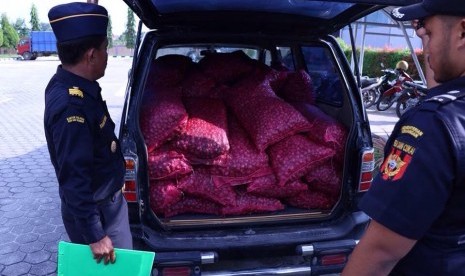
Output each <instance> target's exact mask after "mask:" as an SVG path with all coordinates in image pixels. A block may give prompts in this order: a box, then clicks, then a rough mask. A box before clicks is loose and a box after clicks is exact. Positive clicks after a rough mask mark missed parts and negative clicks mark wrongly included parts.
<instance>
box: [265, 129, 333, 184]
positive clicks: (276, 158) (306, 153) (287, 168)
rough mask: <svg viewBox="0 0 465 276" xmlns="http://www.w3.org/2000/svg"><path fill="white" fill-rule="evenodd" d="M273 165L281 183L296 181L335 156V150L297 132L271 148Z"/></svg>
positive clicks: (270, 154) (270, 153)
mask: <svg viewBox="0 0 465 276" xmlns="http://www.w3.org/2000/svg"><path fill="white" fill-rule="evenodd" d="M268 153H269V156H270V160H271V167H272V168H273V171H274V172H275V174H276V176H277V179H278V183H279V185H281V186H283V185H284V184H285V183H286V182H290V181H294V180H297V179H299V178H300V177H302V176H304V175H305V174H307V173H308V172H310V171H312V170H313V169H315V168H316V167H317V166H320V165H321V164H322V163H324V162H325V161H326V160H328V159H330V158H331V157H333V156H334V150H333V149H331V148H328V147H325V146H322V145H318V144H316V143H315V142H313V141H311V140H310V139H308V138H307V137H306V136H305V135H302V134H296V135H293V136H290V137H288V138H286V139H284V140H282V141H281V142H279V143H277V144H275V145H273V146H271V147H270V148H269V151H268Z"/></svg>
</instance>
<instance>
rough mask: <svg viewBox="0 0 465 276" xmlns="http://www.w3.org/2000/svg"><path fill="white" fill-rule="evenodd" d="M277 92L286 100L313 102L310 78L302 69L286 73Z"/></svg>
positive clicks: (313, 96)
mask: <svg viewBox="0 0 465 276" xmlns="http://www.w3.org/2000/svg"><path fill="white" fill-rule="evenodd" d="M277 94H278V95H279V96H280V97H281V98H283V99H285V100H286V101H291V102H294V101H296V102H304V103H308V104H315V95H314V93H313V83H312V79H311V77H310V75H309V74H308V73H307V72H306V71H305V70H303V69H301V70H299V71H296V72H291V73H288V75H287V79H286V82H285V83H284V85H283V86H282V87H281V89H279V90H278V93H277Z"/></svg>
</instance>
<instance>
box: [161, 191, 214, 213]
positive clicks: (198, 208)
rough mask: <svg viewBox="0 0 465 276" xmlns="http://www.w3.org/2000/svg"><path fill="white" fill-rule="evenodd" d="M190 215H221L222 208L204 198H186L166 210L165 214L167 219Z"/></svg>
mask: <svg viewBox="0 0 465 276" xmlns="http://www.w3.org/2000/svg"><path fill="white" fill-rule="evenodd" d="M188 213H191V214H209V215H220V206H219V205H218V204H216V203H214V202H212V201H208V200H205V199H202V198H196V197H191V196H185V197H184V198H183V199H181V201H179V202H178V203H176V204H174V205H172V206H170V207H168V208H166V209H165V210H164V212H163V214H164V215H165V217H166V218H169V217H173V216H176V215H180V214H188Z"/></svg>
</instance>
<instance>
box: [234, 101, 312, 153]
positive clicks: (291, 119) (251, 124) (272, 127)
mask: <svg viewBox="0 0 465 276" xmlns="http://www.w3.org/2000/svg"><path fill="white" fill-rule="evenodd" d="M227 104H229V105H230V106H231V108H232V110H233V113H234V115H236V117H237V118H238V119H239V121H240V123H241V124H242V126H244V128H245V129H246V131H247V133H248V134H249V135H250V137H251V138H252V141H253V142H254V144H255V146H256V147H257V149H259V150H262V151H263V150H265V149H266V148H267V147H268V146H270V145H273V144H275V143H277V142H279V141H280V140H282V139H284V138H286V137H289V136H291V135H293V134H296V133H299V132H305V131H309V130H310V129H311V124H310V123H309V122H308V121H307V120H306V119H305V118H304V117H303V116H302V115H301V114H300V113H299V112H298V111H297V110H295V109H294V108H293V107H292V106H291V105H290V104H288V103H286V102H285V101H283V100H281V99H279V98H274V97H250V98H247V97H244V96H238V97H235V98H234V97H229V98H228V102H227Z"/></svg>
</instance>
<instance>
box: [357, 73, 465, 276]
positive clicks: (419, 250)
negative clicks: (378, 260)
mask: <svg viewBox="0 0 465 276" xmlns="http://www.w3.org/2000/svg"><path fill="white" fill-rule="evenodd" d="M447 92H449V93H447ZM464 96H465V78H463V77H462V78H459V79H455V80H453V81H450V82H447V83H446V84H443V85H440V86H438V87H435V88H433V89H431V90H430V91H429V92H428V96H427V99H426V100H425V101H424V102H422V103H421V104H419V105H418V106H416V107H415V108H413V109H412V110H410V111H408V112H407V113H405V114H404V115H403V116H402V117H401V118H400V120H399V122H398V123H397V124H396V126H395V128H394V130H393V132H392V134H391V136H390V138H389V140H388V142H387V145H386V147H385V160H384V163H383V164H382V165H381V170H380V173H379V174H378V175H377V177H376V178H375V179H374V182H373V185H372V187H371V188H370V190H369V191H368V192H367V194H366V195H365V196H364V197H363V199H362V201H361V202H360V208H361V209H362V210H363V211H365V212H366V213H367V214H368V215H369V216H370V217H371V218H372V219H374V220H376V221H377V222H378V223H380V224H382V225H384V226H385V227H387V228H389V229H391V230H392V231H394V232H396V233H398V234H400V235H402V236H404V237H407V238H410V239H414V240H418V242H417V244H416V245H415V246H414V248H413V249H412V250H411V252H409V254H408V255H407V256H406V257H405V258H404V259H403V260H401V261H400V262H399V264H398V265H397V266H396V268H395V269H394V272H393V274H394V275H397V274H396V273H399V274H402V275H403V274H406V275H465V247H464V243H465V97H464Z"/></svg>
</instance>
